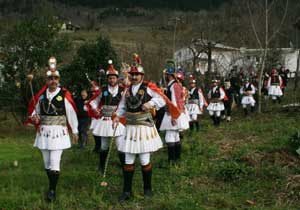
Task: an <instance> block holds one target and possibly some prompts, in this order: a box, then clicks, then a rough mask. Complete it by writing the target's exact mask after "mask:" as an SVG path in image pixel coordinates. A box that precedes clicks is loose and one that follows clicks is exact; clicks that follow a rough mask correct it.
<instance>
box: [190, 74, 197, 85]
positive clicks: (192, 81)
mask: <svg viewBox="0 0 300 210" xmlns="http://www.w3.org/2000/svg"><path fill="white" fill-rule="evenodd" d="M189 81H190V83H197V81H196V78H195V76H194V75H193V74H191V75H190V76H189Z"/></svg>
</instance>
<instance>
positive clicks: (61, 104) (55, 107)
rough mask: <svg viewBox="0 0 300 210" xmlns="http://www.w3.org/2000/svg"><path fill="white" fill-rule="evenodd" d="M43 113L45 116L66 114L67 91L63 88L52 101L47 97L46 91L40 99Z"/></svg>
mask: <svg viewBox="0 0 300 210" xmlns="http://www.w3.org/2000/svg"><path fill="white" fill-rule="evenodd" d="M39 103H40V109H41V115H44V116H62V115H66V107H65V92H64V91H62V89H61V90H60V91H59V92H58V93H57V94H56V95H55V96H54V97H53V98H52V100H51V102H50V103H49V100H48V98H47V93H46V91H45V92H44V93H43V94H42V96H41V97H40V100H39Z"/></svg>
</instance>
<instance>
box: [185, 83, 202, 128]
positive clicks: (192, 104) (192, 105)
mask: <svg viewBox="0 0 300 210" xmlns="http://www.w3.org/2000/svg"><path fill="white" fill-rule="evenodd" d="M204 106H207V102H206V100H205V98H204V96H203V93H202V90H201V88H198V87H197V82H196V79H195V78H193V77H191V79H190V89H189V98H188V103H187V108H188V112H189V115H190V119H191V121H190V129H191V130H193V129H194V126H195V127H196V131H199V129H200V126H199V121H198V120H199V119H198V117H199V115H202V114H203V107H204Z"/></svg>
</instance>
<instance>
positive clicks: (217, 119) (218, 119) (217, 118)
mask: <svg viewBox="0 0 300 210" xmlns="http://www.w3.org/2000/svg"><path fill="white" fill-rule="evenodd" d="M215 119H216V126H219V125H220V123H221V117H216V118H215Z"/></svg>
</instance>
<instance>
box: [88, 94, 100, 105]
mask: <svg viewBox="0 0 300 210" xmlns="http://www.w3.org/2000/svg"><path fill="white" fill-rule="evenodd" d="M101 97H102V93H101V94H100V95H99V96H97V97H96V98H95V99H94V100H92V101H91V102H90V104H91V107H92V109H97V107H98V104H99V103H100V100H101Z"/></svg>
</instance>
